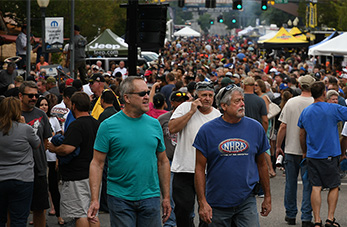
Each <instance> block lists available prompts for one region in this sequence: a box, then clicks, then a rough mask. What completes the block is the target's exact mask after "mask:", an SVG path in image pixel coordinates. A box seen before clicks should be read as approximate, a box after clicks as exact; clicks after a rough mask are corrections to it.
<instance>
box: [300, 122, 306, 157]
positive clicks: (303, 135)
mask: <svg viewBox="0 0 347 227" xmlns="http://www.w3.org/2000/svg"><path fill="white" fill-rule="evenodd" d="M300 146H301V149H302V152H303V153H304V157H306V152H307V145H306V131H305V129H304V128H300Z"/></svg>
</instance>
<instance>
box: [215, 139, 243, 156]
mask: <svg viewBox="0 0 347 227" xmlns="http://www.w3.org/2000/svg"><path fill="white" fill-rule="evenodd" d="M248 148H249V145H248V143H247V141H245V140H243V139H227V140H224V141H222V142H221V143H220V144H219V146H218V149H219V151H220V152H222V153H226V154H236V153H241V152H243V151H246V150H247V149H248Z"/></svg>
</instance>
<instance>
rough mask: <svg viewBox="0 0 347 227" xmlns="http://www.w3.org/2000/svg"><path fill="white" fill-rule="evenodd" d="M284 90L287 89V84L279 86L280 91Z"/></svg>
mask: <svg viewBox="0 0 347 227" xmlns="http://www.w3.org/2000/svg"><path fill="white" fill-rule="evenodd" d="M286 88H288V84H285V83H282V84H280V90H284V89H286Z"/></svg>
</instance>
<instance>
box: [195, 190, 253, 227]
mask: <svg viewBox="0 0 347 227" xmlns="http://www.w3.org/2000/svg"><path fill="white" fill-rule="evenodd" d="M232 220H233V221H234V223H235V224H236V226H237V227H250V226H252V227H259V226H260V225H259V216H258V210H257V200H256V198H255V197H254V195H253V194H252V195H250V196H249V197H248V198H247V199H246V200H245V201H244V202H242V203H241V204H240V205H238V206H236V207H231V208H220V207H218V208H216V207H212V223H211V224H209V225H207V224H206V223H205V222H203V221H201V220H200V225H199V226H200V227H207V226H208V227H230V226H231V221H232Z"/></svg>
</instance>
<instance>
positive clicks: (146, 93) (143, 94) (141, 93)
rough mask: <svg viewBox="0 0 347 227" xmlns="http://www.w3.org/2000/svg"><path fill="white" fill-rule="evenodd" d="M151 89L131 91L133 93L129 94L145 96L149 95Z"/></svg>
mask: <svg viewBox="0 0 347 227" xmlns="http://www.w3.org/2000/svg"><path fill="white" fill-rule="evenodd" d="M149 93H150V91H141V92H131V93H128V94H136V95H138V96H140V97H144V96H145V95H149Z"/></svg>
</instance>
